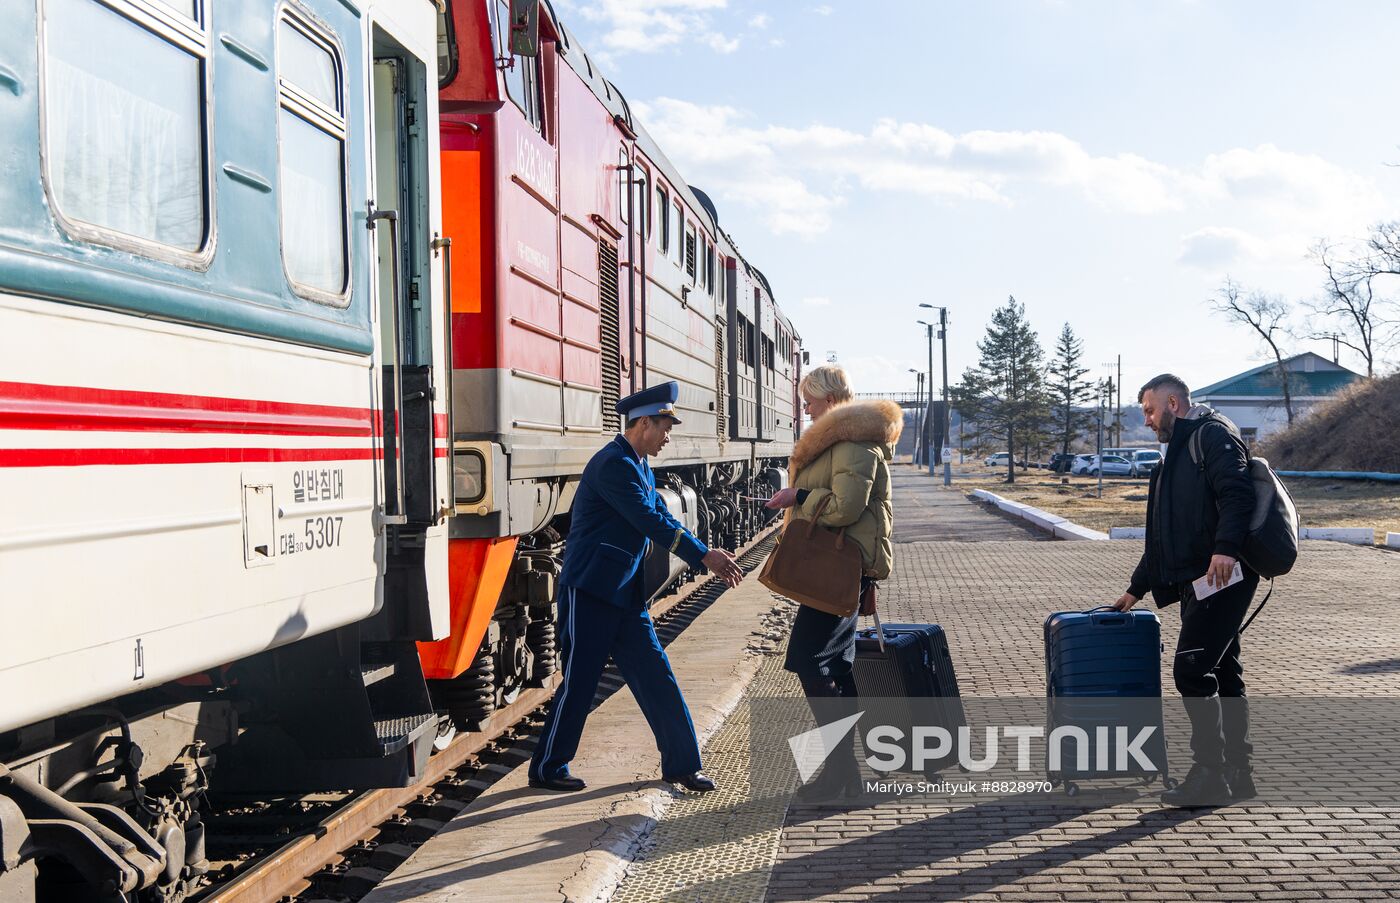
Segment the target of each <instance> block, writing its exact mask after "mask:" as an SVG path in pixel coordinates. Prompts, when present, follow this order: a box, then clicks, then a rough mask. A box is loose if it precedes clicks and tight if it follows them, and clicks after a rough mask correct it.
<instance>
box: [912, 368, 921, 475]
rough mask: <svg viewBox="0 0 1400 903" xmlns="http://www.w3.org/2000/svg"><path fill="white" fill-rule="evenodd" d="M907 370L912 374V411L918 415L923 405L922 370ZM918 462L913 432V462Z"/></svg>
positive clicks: (916, 436) (917, 444)
mask: <svg viewBox="0 0 1400 903" xmlns="http://www.w3.org/2000/svg"><path fill="white" fill-rule="evenodd" d="M909 372H910V373H912V374H914V413H915V416H917V415H918V413H919V411H921V410H922V409H923V405H924V371H922V370H916V369H914V368H913V367H910V368H909ZM918 463H919V435H918V433H915V434H914V464H915V466H917V465H918Z"/></svg>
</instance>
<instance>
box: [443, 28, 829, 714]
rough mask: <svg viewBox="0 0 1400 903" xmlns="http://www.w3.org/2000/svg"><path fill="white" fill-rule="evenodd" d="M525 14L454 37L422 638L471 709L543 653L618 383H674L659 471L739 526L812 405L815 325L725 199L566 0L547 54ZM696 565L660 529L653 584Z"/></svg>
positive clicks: (683, 513) (698, 518)
mask: <svg viewBox="0 0 1400 903" xmlns="http://www.w3.org/2000/svg"><path fill="white" fill-rule="evenodd" d="M515 6H516V7H517V8H519V7H521V6H522V4H520V3H518V2H517V3H516V4H515ZM510 15H511V10H510V4H508V3H506V2H503V0H496V2H492V3H480V2H473V0H454V2H452V3H450V4H449V5H448V11H447V15H446V16H445V17H444V23H445V26H446V27H445V29H444V36H443V37H444V41H443V42H441V43H440V45H439V47H440V52H442V53H443V54H444V56H443V61H442V63H443V64H442V66H441V67H440V68H441V71H442V81H441V87H440V91H439V104H440V109H441V117H442V126H441V128H442V185H443V189H442V190H443V228H444V232H445V234H446V235H448V236H449V237H451V239H452V255H453V264H452V279H451V285H450V291H451V295H452V299H453V300H452V302H451V303H452V353H453V377H452V405H453V418H452V423H453V436H454V442H453V456H452V459H453V473H454V478H455V484H454V492H455V499H454V501H455V506H456V512H457V516H456V517H454V518H453V519H452V521H451V523H450V535H451V539H450V540H449V548H450V552H449V557H450V560H451V577H450V579H451V582H452V591H451V598H452V610H453V615H452V620H453V624H454V627H453V631H452V635H451V636H450V637H449V638H447V639H446V640H443V641H440V642H437V643H431V644H423V645H422V646H421V647H420V649H421V651H422V656H423V662H424V670H425V673H426V675H427V676H428V678H429V679H430V680H431V681H432V682H433V683H432V687H433V690H434V694H435V697H436V698H437V699H438V700H439V701H440V702H441V703H442V704H443V705H444V706H445V707H446V708H448V709H449V710H450V711H451V712H452V713H453V714H454V715H455V716H457V720H458V722H459V723H461V724H464V725H467V726H470V725H471V724H473V723H475V722H478V721H479V720H480V719H481V718H482V717H484V716H485V715H486V714H489V711H490V710H491V708H492V707H493V705H496V704H499V703H500V702H502V701H504V700H505V699H508V698H509V697H510V696H511V694H512V693H513V692H514V691H515V690H516V689H517V688H519V687H520V686H523V685H525V684H527V683H528V682H530V681H538V680H540V679H541V678H542V677H543V676H544V675H545V674H546V673H547V672H548V669H549V663H550V662H551V661H552V660H553V645H552V643H553V634H552V626H551V625H552V614H551V605H552V602H553V598H554V580H553V577H554V575H555V574H557V573H558V565H559V554H560V545H559V539H560V537H561V536H563V535H564V534H565V533H566V532H567V525H568V515H569V506H570V502H571V499H572V496H573V492H574V489H575V487H576V486H577V478H578V476H579V475H580V474H581V473H582V471H583V467H584V465H585V464H586V463H587V462H588V459H589V458H590V457H591V456H592V454H593V453H594V452H595V451H597V449H598V448H599V447H600V445H601V444H602V443H603V441H604V440H605V439H606V438H607V437H608V436H609V435H611V434H612V433H615V432H617V431H618V430H619V429H620V428H621V426H622V424H621V423H620V422H619V419H618V415H617V414H616V413H615V412H614V410H613V404H614V402H616V401H617V399H618V398H619V397H620V396H621V395H627V394H630V393H631V392H633V391H636V390H638V389H641V388H643V387H645V386H646V385H648V384H651V383H654V382H659V381H664V380H672V379H673V380H676V381H678V382H679V383H680V385H681V394H680V399H679V401H678V403H677V407H679V408H680V409H682V411H683V420H684V423H683V424H682V425H681V426H679V427H677V428H676V430H675V431H674V432H673V433H672V440H671V445H670V449H669V451H668V452H667V454H666V455H665V456H664V457H663V458H662V459H660V460H659V461H658V462H657V465H656V469H657V479H658V486H660V487H661V491H662V494H663V495H664V496H665V498H666V499H667V502H668V504H669V505H670V506H671V508H672V511H673V513H674V514H675V515H676V517H677V518H678V519H680V520H681V521H682V522H683V523H685V524H686V525H687V526H688V527H690V528H691V529H692V530H693V531H694V532H696V533H697V535H699V536H700V537H701V539H702V540H704V541H705V542H707V543H709V544H712V545H717V546H725V547H728V548H734V547H735V546H736V545H738V544H739V543H740V542H742V541H743V540H744V539H746V538H748V537H749V536H751V535H752V534H753V533H754V532H755V531H756V529H757V528H758V527H759V526H760V525H761V521H762V520H763V517H764V515H763V514H762V512H761V511H760V509H759V508H758V507H757V506H756V505H754V504H753V503H751V502H744V501H743V500H742V499H741V496H743V495H749V496H754V495H766V494H768V492H769V491H771V488H772V487H778V486H781V485H783V484H784V483H785V480H786V471H785V467H786V460H787V456H788V454H789V452H790V451H791V447H792V442H793V439H794V435H795V430H796V429H797V428H798V420H799V418H800V412H799V410H798V407H797V389H796V385H797V375H798V369H799V366H800V356H801V346H800V339H799V338H798V336H797V334H796V333H795V331H794V330H793V328H792V325H791V323H790V322H789V321H788V320H787V319H786V318H785V317H784V316H783V314H782V312H781V311H780V310H779V309H778V306H777V304H776V303H775V301H774V300H773V295H772V291H771V289H770V288H769V285H768V282H767V280H766V279H765V278H764V276H763V274H762V273H760V272H759V271H758V270H757V269H756V268H754V267H753V266H751V265H750V264H749V263H748V262H747V261H745V260H744V258H743V257H742V256H741V255H740V254H739V252H738V250H737V249H736V248H735V246H734V243H733V242H732V240H731V239H730V238H729V236H728V235H726V234H725V233H724V232H722V231H721V230H720V228H719V219H718V214H717V212H716V210H715V207H714V204H713V203H712V202H711V201H710V199H709V198H708V197H706V196H705V195H704V193H703V192H700V191H698V190H695V189H692V188H691V187H690V186H688V185H687V184H686V183H685V181H684V180H683V179H682V177H681V176H680V174H679V173H678V172H677V171H676V169H675V167H674V166H673V165H672V164H671V163H670V161H669V160H668V159H667V158H666V156H665V155H664V153H662V151H661V149H660V148H659V147H658V146H657V145H656V143H655V142H654V141H652V140H651V138H650V136H649V135H648V134H647V132H646V130H645V129H644V128H643V127H642V126H641V124H640V123H638V122H636V121H634V120H633V118H632V114H631V112H630V110H629V108H628V104H627V101H626V99H625V98H624V96H623V95H622V93H621V92H620V91H619V90H618V89H617V87H616V86H615V85H613V84H612V83H610V82H609V81H607V79H606V78H604V77H603V75H602V74H601V73H600V72H599V71H598V70H597V69H596V67H595V66H594V64H593V62H592V60H591V59H590V58H589V56H588V54H587V53H586V52H585V51H584V50H583V48H581V47H579V46H578V45H577V43H576V41H575V40H574V39H573V37H572V36H571V35H570V33H569V32H568V30H567V29H566V28H565V27H564V26H563V24H562V23H560V22H559V21H558V20H557V19H555V18H554V17H553V15H552V14H551V12H550V10H549V8H548V5H546V6H545V15H543V16H541V17H540V19H539V24H538V28H539V31H538V40H537V41H535V42H534V43H535V44H536V47H535V48H533V49H535V50H537V53H536V54H535V55H533V56H521V55H513V54H511V52H510V22H511V18H510ZM527 15H528V14H527ZM760 486H767V487H770V488H769V489H768V490H767V491H760V488H759V487H760ZM682 567H683V566H682V564H681V562H680V560H679V559H676V558H674V557H669V556H666V555H665V554H664V553H660V552H659V553H657V560H655V561H650V562H648V566H647V573H648V580H649V581H650V586H649V590H650V591H652V592H658V591H660V590H661V589H663V588H664V586H665V585H667V584H669V583H671V582H672V581H673V580H674V579H675V578H677V577H679V576H680V573H681V568H682ZM488 677H490V678H491V680H489V681H488V680H487V678H488ZM488 685H490V686H492V687H493V688H494V690H493V694H494V698H493V695H492V693H487V692H485V691H484V688H485V687H487V686H488Z"/></svg>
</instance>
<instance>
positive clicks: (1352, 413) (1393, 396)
mask: <svg viewBox="0 0 1400 903" xmlns="http://www.w3.org/2000/svg"><path fill="white" fill-rule="evenodd" d="M1397 426H1400V373H1397V374H1393V375H1391V376H1387V377H1383V378H1381V379H1364V380H1358V381H1357V382H1355V383H1353V384H1352V385H1351V386H1349V387H1347V388H1346V389H1345V390H1344V391H1342V392H1339V393H1337V395H1336V396H1335V397H1333V398H1332V399H1330V400H1328V401H1327V402H1325V403H1323V404H1321V405H1318V406H1317V407H1316V408H1314V409H1313V410H1311V411H1309V412H1308V414H1307V416H1305V417H1303V418H1302V419H1301V420H1299V421H1298V422H1297V423H1295V424H1294V425H1293V426H1292V427H1291V428H1289V429H1287V430H1285V431H1284V432H1282V433H1279V434H1277V435H1274V436H1270V437H1269V438H1268V439H1266V440H1265V441H1264V443H1263V445H1262V446H1261V447H1260V449H1259V454H1261V455H1263V456H1264V457H1266V458H1268V459H1269V462H1270V463H1271V464H1273V465H1274V466H1275V467H1276V468H1278V469H1279V470H1360V471H1380V472H1383V473H1400V443H1397V442H1396V427H1397Z"/></svg>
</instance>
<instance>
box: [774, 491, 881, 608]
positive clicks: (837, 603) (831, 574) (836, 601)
mask: <svg viewBox="0 0 1400 903" xmlns="http://www.w3.org/2000/svg"><path fill="white" fill-rule="evenodd" d="M829 501H831V496H830V495H827V496H826V497H825V498H823V499H822V500H821V502H820V503H819V504H818V505H817V510H816V511H815V512H814V513H813V515H812V519H811V520H805V519H799V518H797V517H793V518H792V520H791V521H789V522H788V525H787V527H786V528H784V530H783V535H782V537H781V538H780V539H779V540H778V545H777V548H775V549H773V553H772V554H771V555H769V556H768V560H767V561H765V562H764V563H763V570H762V572H760V573H759V575H758V582H759V583H762V584H763V585H764V586H766V587H768V588H769V589H771V590H772V591H773V592H775V593H779V594H781V595H784V596H787V597H788V598H789V599H792V600H793V601H795V602H800V603H802V604H803V605H806V606H808V607H810V608H815V609H816V610H817V611H824V612H826V613H827V614H830V615H836V616H837V617H841V618H848V617H850V616H851V615H852V614H854V613H855V610H856V608H857V606H859V605H860V574H861V570H862V569H863V568H864V563H863V562H862V559H861V554H860V547H859V546H857V545H856V544H855V543H853V542H847V541H846V531H845V529H844V528H843V529H841V530H839V531H833V530H829V529H827V528H826V527H823V526H821V525H820V524H818V523H817V520H818V519H819V518H820V517H821V516H822V511H823V510H824V509H825V508H826V505H827V502H829Z"/></svg>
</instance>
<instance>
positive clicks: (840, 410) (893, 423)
mask: <svg viewBox="0 0 1400 903" xmlns="http://www.w3.org/2000/svg"><path fill="white" fill-rule="evenodd" d="M903 430H904V409H903V408H901V407H900V406H899V405H898V404H896V403H895V402H893V401H890V400H888V399H881V400H879V401H852V402H847V403H846V404H842V405H837V406H836V407H834V408H832V409H831V410H829V411H827V412H826V413H825V414H823V415H822V416H821V417H818V418H817V419H816V421H814V422H813V423H812V425H811V426H809V427H807V429H806V431H805V432H803V434H802V435H801V436H800V437H799V438H798V440H797V445H796V446H794V447H793V450H792V472H793V474H796V473H797V472H798V471H800V470H801V469H802V468H804V467H806V466H807V465H808V464H810V463H812V462H813V461H815V460H816V459H817V458H818V457H820V456H821V454H822V452H824V451H826V450H827V449H828V448H831V446H833V445H835V444H836V443H838V442H878V443H880V444H881V445H884V446H887V447H888V448H889V449H891V450H892V449H893V447H894V445H895V444H896V443H897V442H899V434H900V433H901V432H903Z"/></svg>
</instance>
